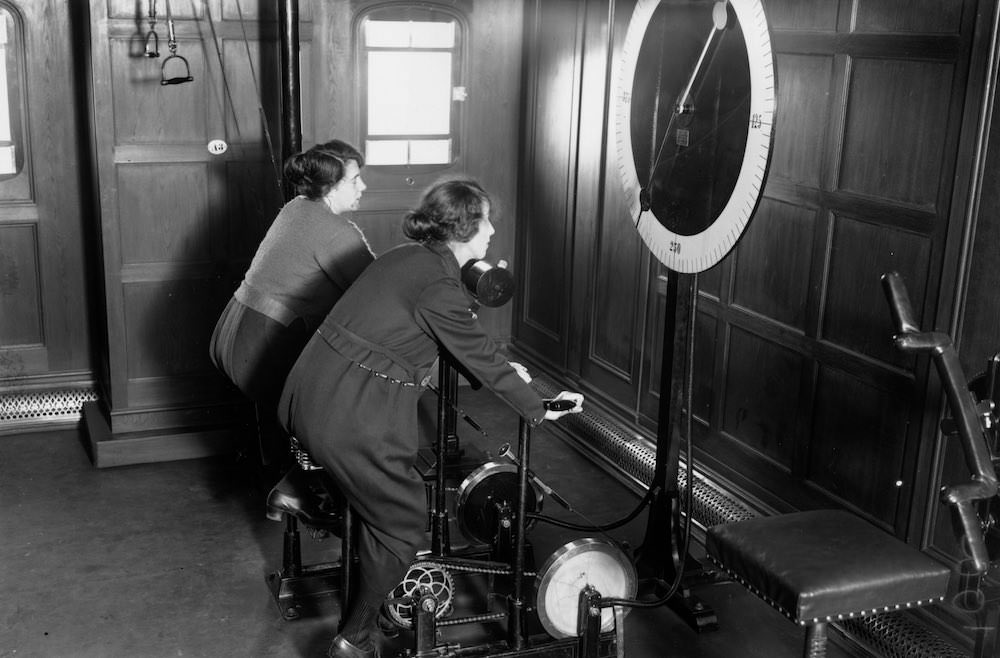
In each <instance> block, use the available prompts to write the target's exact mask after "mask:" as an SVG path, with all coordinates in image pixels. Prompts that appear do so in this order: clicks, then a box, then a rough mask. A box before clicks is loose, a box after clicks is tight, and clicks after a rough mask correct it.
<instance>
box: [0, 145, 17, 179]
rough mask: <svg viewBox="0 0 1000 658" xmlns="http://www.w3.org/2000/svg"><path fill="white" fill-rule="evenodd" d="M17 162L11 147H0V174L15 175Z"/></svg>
mask: <svg viewBox="0 0 1000 658" xmlns="http://www.w3.org/2000/svg"><path fill="white" fill-rule="evenodd" d="M16 173H17V160H16V159H15V158H14V147H13V146H0V174H16Z"/></svg>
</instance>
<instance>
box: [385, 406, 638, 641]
mask: <svg viewBox="0 0 1000 658" xmlns="http://www.w3.org/2000/svg"><path fill="white" fill-rule="evenodd" d="M564 404H568V405H569V406H559V405H564ZM573 404H574V403H573V402H572V401H567V400H560V399H555V400H549V401H547V402H546V406H547V408H554V409H562V410H564V409H567V408H571V407H572V405H573ZM530 441H531V429H530V426H529V425H528V423H527V422H526V421H525V420H524V419H523V418H521V419H520V422H519V428H518V447H517V453H516V456H514V455H513V454H511V453H510V451H509V446H504V447H503V448H501V452H503V453H507V456H508V458H509V459H511V461H513V468H512V467H511V464H506V463H503V462H496V461H494V462H488V463H486V464H484V465H483V466H482V467H481V468H480V469H477V470H476V471H474V472H473V473H472V474H470V476H469V477H468V478H466V480H465V481H464V482H463V484H462V486H460V487H459V495H458V505H457V509H458V511H457V516H458V520H459V524H460V527H462V529H463V532H464V533H466V534H467V535H468V536H469V537H470V538H472V539H474V540H476V541H477V542H478V544H480V545H484V546H486V547H487V548H485V549H484V550H481V551H480V552H479V554H477V555H469V554H463V555H447V554H440V553H435V552H434V551H430V552H428V553H427V554H425V555H422V556H420V557H418V559H417V560H416V561H414V563H413V565H412V566H411V568H410V571H409V573H408V574H407V577H406V578H405V579H404V581H403V582H402V583H401V584H400V586H399V587H397V588H396V590H395V591H394V592H393V593H392V594H391V596H390V599H389V600H388V601H387V604H386V610H387V612H388V613H389V617H390V618H391V619H392V620H393V621H394V622H396V623H397V625H399V626H401V627H403V628H409V629H412V630H413V631H414V643H413V647H412V648H411V649H409V650H407V651H406V652H405V653H404V654H403V655H405V656H408V657H412V658H428V657H431V656H435V657H438V656H440V657H446V656H471V655H488V656H511V657H512V656H552V657H555V656H565V657H566V658H571V657H573V656H579V657H580V658H599V657H600V658H603V657H607V656H616V655H624V654H623V646H624V618H625V612H626V610H627V607H625V606H627V604H628V603H631V602H632V601H633V598H634V597H635V595H636V590H637V577H636V572H635V568H634V567H633V566H632V563H631V561H630V560H629V559H628V557H627V556H626V555H625V553H624V552H623V551H622V550H621V549H620V548H619V547H618V546H617V545H616V544H615V543H614V542H612V541H609V540H606V539H595V538H589V537H588V538H583V539H578V540H574V541H571V542H569V543H567V544H565V545H564V546H562V547H561V548H559V549H558V550H556V551H555V552H554V553H553V554H552V555H551V556H550V557H549V558H548V560H546V562H545V563H544V564H543V566H542V567H541V568H540V569H538V570H537V571H534V570H532V567H531V562H532V558H531V555H530V551H529V548H528V545H529V543H528V539H527V532H528V529H529V527H530V526H531V525H532V522H533V520H532V519H533V517H537V513H538V511H540V509H541V503H542V496H541V493H542V491H547V492H549V493H550V495H551V494H555V492H553V491H552V490H551V489H549V488H548V487H546V485H544V483H542V482H541V481H540V480H538V478H537V477H536V476H534V474H533V473H532V472H531V470H530V468H529V454H530ZM555 495H556V496H558V494H555ZM457 575H481V576H486V577H487V578H488V580H489V591H488V593H487V596H486V598H487V600H488V601H490V602H492V601H493V600H494V599H493V598H491V597H493V596H494V595H495V594H496V593H497V591H498V590H499V591H501V592H503V593H505V595H504V597H503V605H502V606H501V607H502V608H503V609H502V610H497V611H493V610H492V609H491V608H490V607H488V608H487V609H486V610H485V611H484V612H481V613H473V614H469V615H465V616H461V617H454V618H451V617H449V615H450V614H451V613H452V612H453V611H454V600H455V598H456V592H455V587H456V586H455V576H457ZM623 604H624V605H623ZM488 622H498V623H501V624H503V625H504V626H505V631H506V632H505V637H504V638H503V639H502V640H496V641H489V640H487V641H486V642H484V643H482V644H479V645H475V646H466V647H463V646H461V645H459V644H457V643H442V642H440V641H439V640H440V637H439V633H438V630H439V629H440V628H443V627H447V626H456V625H461V624H473V623H476V624H482V623H488Z"/></svg>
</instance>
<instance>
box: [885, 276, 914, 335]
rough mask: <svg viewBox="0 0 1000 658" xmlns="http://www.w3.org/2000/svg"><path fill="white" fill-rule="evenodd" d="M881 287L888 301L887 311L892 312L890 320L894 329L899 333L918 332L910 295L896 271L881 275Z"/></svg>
mask: <svg viewBox="0 0 1000 658" xmlns="http://www.w3.org/2000/svg"><path fill="white" fill-rule="evenodd" d="M882 288H883V290H885V297H886V299H887V300H888V301H889V311H890V312H891V313H892V322H893V325H894V326H895V329H896V331H897V332H898V333H900V334H912V333H919V332H920V327H918V326H917V321H916V319H915V318H914V317H913V306H911V305H910V296H909V295H908V294H907V292H906V286H905V285H903V279H902V278H901V277H900V276H899V274H898V273H897V272H887V273H885V274H883V275H882Z"/></svg>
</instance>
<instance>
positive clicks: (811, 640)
mask: <svg viewBox="0 0 1000 658" xmlns="http://www.w3.org/2000/svg"><path fill="white" fill-rule="evenodd" d="M802 655H803V656H804V657H805V658H826V622H825V621H821V622H817V623H815V624H810V625H809V626H806V646H805V650H804V651H803V652H802Z"/></svg>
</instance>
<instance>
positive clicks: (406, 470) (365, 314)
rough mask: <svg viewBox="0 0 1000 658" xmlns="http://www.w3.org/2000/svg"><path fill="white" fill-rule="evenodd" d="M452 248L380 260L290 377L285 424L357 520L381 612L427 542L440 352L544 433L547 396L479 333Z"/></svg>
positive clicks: (425, 248)
mask: <svg viewBox="0 0 1000 658" xmlns="http://www.w3.org/2000/svg"><path fill="white" fill-rule="evenodd" d="M460 277H461V270H460V266H459V263H458V261H457V259H456V258H455V256H454V255H453V254H452V252H451V251H450V250H449V249H448V248H447V246H444V245H433V246H431V245H424V244H416V243H411V244H406V245H402V246H399V247H396V248H394V249H392V250H390V251H387V252H386V253H384V254H383V255H381V256H379V257H378V258H377V259H376V260H375V262H374V263H372V264H371V265H370V266H369V267H368V268H367V269H366V270H365V271H364V272H363V273H362V274H361V276H360V277H359V278H358V280H357V281H356V282H355V283H354V285H352V286H351V287H350V288H349V289H348V290H347V292H346V293H345V294H344V296H343V297H341V299H340V301H339V302H337V304H336V305H335V306H334V307H333V310H332V311H331V312H330V313H329V315H327V317H326V319H325V320H324V321H323V324H322V325H321V326H320V327H319V329H318V331H317V332H316V333H315V334H314V335H313V337H312V338H311V339H310V340H309V343H308V344H307V345H306V347H305V349H304V350H303V351H302V354H301V355H300V356H299V359H298V361H296V363H295V366H294V367H293V368H292V370H291V372H290V373H289V376H288V379H287V380H286V383H285V388H284V391H283V393H282V396H281V402H280V404H279V411H278V414H279V418H280V419H281V421H282V423H283V424H284V425H285V427H286V429H287V430H288V431H290V432H291V433H292V434H293V435H294V436H296V437H297V438H298V439H299V441H300V442H301V443H302V444H303V445H304V446H305V448H306V449H307V450H308V451H309V453H310V455H311V456H312V457H313V459H315V460H317V461H318V462H319V463H320V464H321V465H322V466H323V467H324V468H325V469H327V471H328V472H329V473H330V475H331V476H332V477H333V478H334V480H335V481H336V482H337V484H338V485H339V487H340V488H341V490H342V491H343V493H344V495H345V496H346V498H347V499H348V501H349V502H350V504H351V505H352V506H353V508H354V510H355V511H356V516H357V517H358V519H359V523H358V524H357V525H358V529H359V532H358V549H357V551H358V557H359V566H358V572H359V583H358V594H359V597H363V598H364V599H365V601H366V602H367V603H368V605H369V606H370V607H371V609H377V607H378V605H380V604H381V602H382V601H383V600H384V598H385V596H386V594H387V593H388V592H389V591H391V590H392V589H393V588H394V587H395V586H396V585H397V584H399V582H400V581H401V580H402V579H403V577H404V576H405V575H406V570H407V568H408V566H409V564H410V561H411V560H412V559H413V558H414V556H415V553H416V550H417V548H418V547H419V545H420V544H421V542H422V541H423V540H424V532H425V519H426V508H425V504H426V503H425V495H424V485H423V480H422V479H421V477H420V474H419V473H418V472H417V470H416V468H415V467H414V463H415V461H416V458H417V449H418V433H417V401H418V399H419V397H420V395H421V393H422V392H423V390H424V386H425V383H426V378H427V376H428V375H429V374H430V371H431V370H432V369H433V368H434V366H435V362H436V359H437V357H438V354H439V350H442V349H443V350H447V352H448V353H449V354H450V355H451V356H452V357H453V358H454V359H455V360H457V361H458V362H459V363H460V364H461V365H462V366H463V367H464V368H466V369H467V370H468V371H469V372H470V373H471V374H472V375H474V376H475V377H476V378H478V379H479V380H480V382H481V383H482V384H483V385H485V386H486V387H487V388H488V389H490V390H492V391H493V392H494V393H495V394H496V395H498V396H499V397H500V398H501V399H502V400H504V401H506V402H507V403H508V404H509V405H510V406H511V408H512V409H513V411H514V412H515V413H517V414H520V415H521V416H524V417H525V418H527V419H528V420H529V422H531V423H532V424H537V423H538V422H540V421H541V420H542V418H543V416H544V414H545V410H544V407H543V404H542V398H541V397H540V396H539V395H538V393H536V392H535V390H534V389H533V388H532V387H531V386H530V385H529V384H527V383H525V382H524V381H523V380H522V379H521V378H520V377H519V376H518V375H517V374H516V372H515V371H514V369H513V368H512V367H511V366H510V365H509V363H508V361H507V359H506V357H505V356H504V355H503V354H502V353H501V351H500V349H499V347H498V345H497V344H496V343H495V342H494V341H493V340H492V339H491V338H490V337H489V335H488V334H487V333H486V332H485V331H484V330H483V328H482V327H481V325H480V324H479V321H478V319H477V318H476V316H475V314H474V313H473V311H472V310H471V308H470V303H471V301H472V300H471V298H470V296H469V295H468V293H466V292H465V289H464V288H463V286H462V283H461V278H460Z"/></svg>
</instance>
